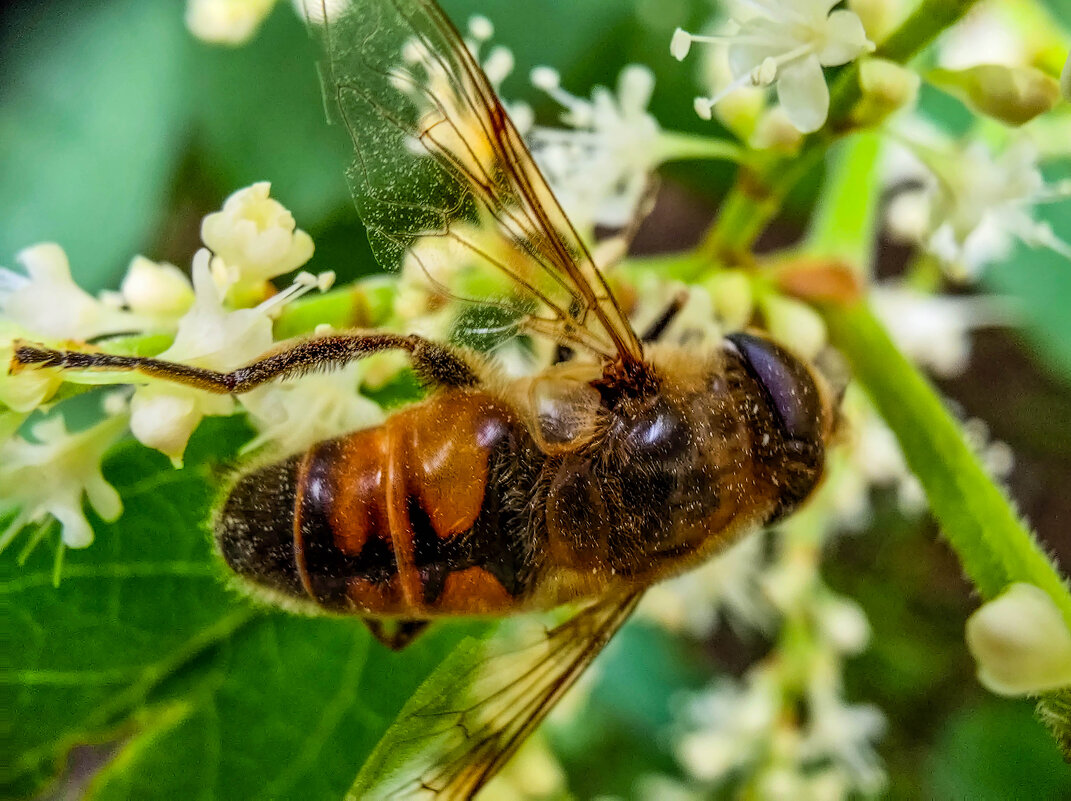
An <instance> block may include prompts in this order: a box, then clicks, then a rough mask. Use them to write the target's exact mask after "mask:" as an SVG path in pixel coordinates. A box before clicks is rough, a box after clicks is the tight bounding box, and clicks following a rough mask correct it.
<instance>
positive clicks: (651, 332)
mask: <svg viewBox="0 0 1071 801" xmlns="http://www.w3.org/2000/svg"><path fill="white" fill-rule="evenodd" d="M687 302H688V293H687V292H684V291H683V290H682V291H680V292H678V293H677V294H676V295H675V296H674V298H673V300H671V301H670V302H669V305H668V306H667V307H666V310H665V311H663V312H662V313H661V314H660V315H658V319H656V320H655V321H654V322H653V323H651V324H650V325H649V326H647V330H646V331H644V332H643V334H642V335H641V336H640V340H641V341H643V342H656V341H657V340H658V339H659V338H660V337H661V336H662V334H664V333H666V329H667V328H669V324H670V323H672V322H673V318H675V317H676V316H677V315H678V314H680V311H681V309H683V308H684V304H685V303H687Z"/></svg>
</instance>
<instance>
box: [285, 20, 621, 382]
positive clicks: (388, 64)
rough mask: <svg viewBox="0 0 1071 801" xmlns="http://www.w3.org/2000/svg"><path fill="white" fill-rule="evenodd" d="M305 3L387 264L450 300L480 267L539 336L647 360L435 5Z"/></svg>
mask: <svg viewBox="0 0 1071 801" xmlns="http://www.w3.org/2000/svg"><path fill="white" fill-rule="evenodd" d="M304 2H305V3H306V16H307V17H308V18H309V19H310V21H311V22H312V23H313V27H314V29H315V30H318V31H319V32H320V33H321V36H322V38H323V40H324V46H325V50H326V53H327V60H326V63H325V64H324V69H323V81H324V91H325V96H326V97H327V99H328V103H329V105H332V106H334V107H335V110H336V111H337V113H338V115H339V116H340V118H341V121H342V122H343V124H344V125H345V127H346V128H347V130H348V132H349V135H350V137H351V138H352V140H353V145H354V152H355V155H354V161H353V164H352V166H351V169H350V172H349V178H350V185H351V189H352V192H353V196H354V200H355V202H356V205H357V210H358V211H359V212H360V214H361V217H362V219H363V220H364V222H365V225H366V226H367V228H368V232H369V239H370V240H371V242H372V247H373V249H374V250H375V252H376V256H377V258H378V259H379V260H380V261H381V263H383V265H384V266H386V267H388V268H396V267H399V266H401V265H403V264H407V265H414V264H415V265H416V266H417V267H418V268H419V269H420V270H422V271H423V273H424V274H425V275H426V276H427V278H428V279H429V280H430V281H431V283H432V284H433V285H435V286H437V287H438V288H439V289H440V290H442V291H445V292H447V293H448V294H450V295H453V296H455V297H457V296H459V293H458V291H457V288H456V283H457V282H456V281H454V280H452V279H453V278H454V277H455V271H456V269H457V266H458V265H459V264H461V263H465V262H467V263H469V264H471V263H479V264H480V265H481V267H482V268H489V270H485V272H490V274H492V275H497V276H499V278H504V279H506V280H505V281H503V282H502V286H505V287H507V288H508V291H509V292H510V293H512V294H513V296H514V301H509V300H507V301H505V302H507V303H512V306H513V307H514V308H517V309H518V310H520V311H523V313H524V314H525V315H526V321H527V324H528V327H529V328H530V329H532V330H534V331H537V332H540V333H544V334H547V335H550V336H554V337H556V338H558V339H559V340H561V341H565V342H568V343H570V344H576V345H580V346H583V347H586V348H588V349H590V350H593V351H596V352H597V353H600V354H602V355H603V356H604V357H606V358H611V359H612V358H618V357H619V358H621V359H622V360H623V361H625V362H637V361H640V360H641V359H642V350H641V346H640V344H639V341H638V339H637V337H636V335H635V333H634V332H633V331H632V328H631V327H630V325H629V323H628V320H627V319H626V318H625V316H624V315H623V314H622V312H621V310H620V309H619V308H618V306H617V304H616V302H615V301H614V298H613V296H612V294H611V293H610V291H609V289H608V287H607V285H606V281H605V280H604V278H603V276H602V274H601V273H600V272H599V270H598V268H597V267H596V266H595V263H594V262H593V261H592V258H591V255H590V254H589V252H588V250H587V248H586V247H585V246H584V243H583V241H582V240H581V239H580V237H579V236H578V235H577V233H576V231H575V230H574V228H573V226H572V225H571V223H570V222H569V220H568V218H567V217H566V216H565V214H564V212H563V211H562V209H561V207H560V206H559V205H558V202H557V200H556V199H555V198H554V195H553V194H552V193H551V191H550V189H549V188H548V186H547V183H546V181H545V180H544V179H543V176H542V175H541V174H540V172H539V170H538V168H537V167H536V165H535V163H534V162H533V160H532V157H531V155H530V154H529V153H528V150H527V149H526V147H525V145H524V143H523V141H522V140H521V137H520V135H519V134H518V133H517V129H516V128H515V127H514V125H513V123H512V122H511V121H510V119H509V117H508V116H507V114H506V112H505V110H504V109H503V107H502V104H501V103H500V102H499V100H498V98H497V97H496V95H495V92H494V90H493V89H492V87H491V85H490V83H489V82H488V80H487V77H486V76H485V75H484V73H483V71H482V70H481V69H480V67H479V65H478V64H477V62H476V59H475V58H474V57H473V54H472V53H471V52H470V50H469V48H468V47H467V46H466V45H465V43H464V42H463V41H462V39H461V36H460V35H459V34H458V32H457V30H456V29H455V28H454V26H453V25H452V24H451V23H450V21H449V20H448V19H447V18H446V16H445V15H444V14H443V13H442V11H441V10H440V9H439V8H438V6H437V5H435V3H434V2H432V0H304ZM310 6H311V7H312V8H310ZM491 286H492V287H493V286H494V283H493V281H492V284H491ZM471 294H475V293H471ZM517 295H520V296H521V297H522V298H523V302H522V303H516V302H515V300H516V296H517ZM485 300H486V298H484V299H481V302H484V301H485Z"/></svg>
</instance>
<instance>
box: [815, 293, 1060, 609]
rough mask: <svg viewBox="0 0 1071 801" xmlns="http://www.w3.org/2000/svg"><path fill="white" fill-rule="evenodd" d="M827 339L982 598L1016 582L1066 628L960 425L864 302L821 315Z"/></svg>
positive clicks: (1026, 540) (1053, 585)
mask: <svg viewBox="0 0 1071 801" xmlns="http://www.w3.org/2000/svg"><path fill="white" fill-rule="evenodd" d="M822 311H823V313H824V316H825V319H826V322H827V324H828V326H829V331H830V335H831V339H832V341H833V343H834V344H835V345H836V347H837V348H839V349H840V351H841V352H842V353H843V354H844V356H845V357H846V358H847V359H848V362H849V363H850V365H851V368H852V374H853V375H854V377H855V378H856V379H858V381H859V382H860V383H861V384H862V386H863V388H864V389H865V390H866V392H867V394H868V395H869V396H870V398H871V400H872V401H873V403H874V406H875V407H876V408H877V410H878V412H879V413H880V414H881V416H882V417H883V418H884V420H885V422H886V423H887V424H888V425H889V427H890V428H891V429H892V430H893V432H894V433H895V434H896V438H897V440H898V441H899V443H900V447H901V448H902V449H903V451H904V456H905V458H906V459H907V463H908V466H909V467H910V468H911V470H912V472H914V473H915V475H916V476H918V479H919V481H921V482H922V486H923V488H924V489H925V490H926V497H927V498H928V499H929V503H930V507H931V509H932V510H933V514H934V516H935V517H936V518H937V520H938V522H939V523H940V524H941V530H942V532H943V534H944V536H945V538H946V539H947V540H948V542H949V544H950V545H951V546H952V548H953V550H954V551H955V552H956V555H957V556H958V557H959V561H960V564H962V566H963V570H964V572H965V573H966V574H967V576H968V577H969V578H970V580H971V581H972V582H973V583H974V584H975V586H976V587H977V588H978V591H979V592H980V593H981V595H982V596H983V597H984V598H986V599H989V598H993V597H995V596H996V595H998V594H999V593H1000V592H1001V591H1002V590H1003V589H1004V588H1005V587H1007V586H1008V585H1009V584H1011V583H1013V582H1018V581H1025V582H1028V583H1030V584H1034V585H1035V586H1037V587H1040V588H1041V589H1042V590H1044V591H1045V592H1047V593H1048V594H1049V596H1050V597H1051V598H1052V600H1053V602H1054V603H1055V604H1056V606H1057V607H1058V608H1059V609H1060V611H1061V613H1062V614H1063V616H1064V619H1065V620H1066V621H1067V623H1068V626H1069V627H1071V594H1069V593H1068V589H1067V586H1066V584H1065V582H1064V579H1063V578H1062V577H1061V576H1060V574H1059V573H1058V572H1057V571H1056V568H1055V567H1054V565H1053V563H1052V561H1051V560H1050V559H1049V557H1048V556H1046V554H1045V552H1044V551H1043V550H1042V548H1041V546H1040V545H1039V544H1038V542H1037V541H1036V540H1035V539H1034V536H1033V534H1032V533H1031V532H1030V530H1029V529H1028V528H1027V527H1026V526H1025V525H1024V524H1023V522H1022V520H1020V518H1019V515H1018V513H1017V512H1016V510H1015V508H1014V507H1013V505H1012V503H1011V501H1010V500H1009V499H1008V497H1007V495H1006V494H1005V493H1004V492H1003V491H1002V490H1001V489H1000V488H999V487H998V486H997V485H996V484H995V483H994V482H993V479H992V478H991V477H990V476H989V475H988V474H987V473H986V471H985V469H984V468H983V467H982V465H981V463H980V462H979V460H978V458H977V456H976V455H975V454H974V452H973V451H972V450H971V448H970V446H969V445H968V444H967V441H966V440H965V438H964V436H963V433H962V431H961V429H960V426H959V423H957V422H956V420H955V419H954V418H953V417H952V416H951V415H950V414H949V413H948V410H947V409H946V407H945V404H944V403H943V402H942V400H941V398H940V397H939V396H938V394H937V393H936V392H935V391H934V389H933V387H932V386H931V385H930V384H929V383H928V382H927V380H926V379H925V378H923V377H922V375H920V373H919V372H918V371H917V370H916V369H915V367H914V366H912V365H911V363H910V362H908V361H907V359H906V358H904V356H903V355H902V354H901V353H900V351H899V350H898V349H897V348H896V346H895V345H894V344H893V342H892V340H891V339H890V338H889V335H888V334H887V333H886V331H885V329H884V327H883V326H882V324H881V323H880V322H879V321H878V320H877V319H876V318H875V317H874V315H873V314H872V313H871V311H870V310H869V309H868V308H867V307H866V306H865V305H863V304H860V305H856V306H851V307H843V306H829V307H826V308H824V309H823V310H822Z"/></svg>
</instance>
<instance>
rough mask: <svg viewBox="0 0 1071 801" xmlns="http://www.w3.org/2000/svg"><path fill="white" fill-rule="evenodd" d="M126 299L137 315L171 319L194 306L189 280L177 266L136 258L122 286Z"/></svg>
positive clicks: (124, 298)
mask: <svg viewBox="0 0 1071 801" xmlns="http://www.w3.org/2000/svg"><path fill="white" fill-rule="evenodd" d="M120 291H121V293H122V296H123V300H124V301H125V302H126V304H127V305H128V306H130V308H131V309H132V310H133V311H135V312H137V313H138V314H147V315H151V316H157V315H159V316H163V317H171V316H178V315H181V314H184V313H185V312H186V310H187V309H189V308H190V306H191V305H193V286H192V285H191V284H190V279H188V278H187V277H186V275H185V274H184V273H183V272H182V271H181V270H180V269H179V268H178V267H176V266H175V265H173V264H167V263H166V262H163V263H160V264H157V263H156V262H154V261H151V260H150V259H147V258H145V257H144V256H135V257H134V258H133V260H132V261H131V262H130V267H128V268H127V271H126V277H124V278H123V283H122V285H121V286H120Z"/></svg>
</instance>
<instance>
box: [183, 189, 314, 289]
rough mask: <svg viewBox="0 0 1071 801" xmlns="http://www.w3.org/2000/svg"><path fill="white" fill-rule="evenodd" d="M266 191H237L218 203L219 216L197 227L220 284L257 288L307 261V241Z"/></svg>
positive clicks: (309, 239) (309, 242)
mask: <svg viewBox="0 0 1071 801" xmlns="http://www.w3.org/2000/svg"><path fill="white" fill-rule="evenodd" d="M270 191H271V184H270V183H268V182H267V181H261V182H259V183H255V184H253V185H252V186H248V187H246V188H245V189H239V190H238V191H237V192H234V193H233V194H232V195H231V196H230V197H228V198H227V200H226V201H224V203H223V210H222V211H218V212H215V213H213V214H209V215H207V216H206V217H205V218H204V221H203V222H202V223H201V238H202V239H203V240H204V243H205V245H206V246H207V247H208V248H209V249H210V250H211V251H212V252H213V253H214V254H215V255H216V256H217V257H218V258H219V260H221V261H222V265H220V264H219V263H218V262H217V263H215V264H213V269H214V270H216V271H217V272H219V271H221V270H222V271H223V272H224V273H225V276H226V277H225V280H224V281H223V282H222V283H224V284H231V283H233V284H237V285H239V286H242V287H250V286H255V285H257V284H263V283H264V282H265V281H268V280H270V279H272V278H275V277H276V276H279V275H282V274H284V273H288V272H290V271H292V270H296V269H297V268H298V267H300V266H301V265H302V264H304V263H305V262H307V261H308V260H309V259H311V258H312V253H313V243H312V237H310V236H309V235H308V234H307V233H305V232H304V231H302V230H299V229H298V228H297V225H296V223H295V222H294V216H293V215H292V214H291V213H290V212H289V211H287V210H286V208H285V207H283V205H282V204H280V203H279V202H278V201H276V200H273V199H272V198H271V197H269V196H268V195H269V192H270Z"/></svg>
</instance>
